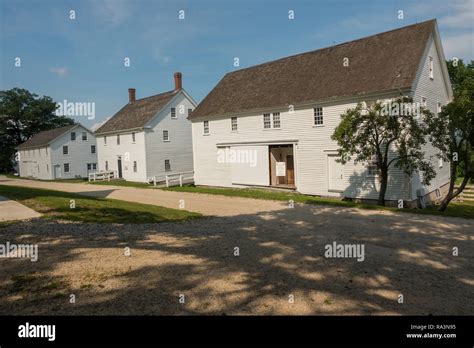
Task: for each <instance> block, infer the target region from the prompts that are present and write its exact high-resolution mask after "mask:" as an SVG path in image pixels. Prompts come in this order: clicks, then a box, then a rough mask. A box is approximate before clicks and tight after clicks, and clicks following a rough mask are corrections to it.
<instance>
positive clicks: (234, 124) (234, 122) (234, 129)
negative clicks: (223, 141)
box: [230, 116, 238, 132]
mask: <svg viewBox="0 0 474 348" xmlns="http://www.w3.org/2000/svg"><path fill="white" fill-rule="evenodd" d="M230 130H231V131H232V132H237V130H238V124H237V117H235V116H234V117H231V118H230Z"/></svg>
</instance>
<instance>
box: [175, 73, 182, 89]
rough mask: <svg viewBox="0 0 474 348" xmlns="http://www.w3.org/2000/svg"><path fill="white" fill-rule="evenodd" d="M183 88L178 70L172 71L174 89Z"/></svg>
mask: <svg viewBox="0 0 474 348" xmlns="http://www.w3.org/2000/svg"><path fill="white" fill-rule="evenodd" d="M181 88H183V75H182V74H181V73H180V72H175V73H174V90H175V91H177V90H180V89H181Z"/></svg>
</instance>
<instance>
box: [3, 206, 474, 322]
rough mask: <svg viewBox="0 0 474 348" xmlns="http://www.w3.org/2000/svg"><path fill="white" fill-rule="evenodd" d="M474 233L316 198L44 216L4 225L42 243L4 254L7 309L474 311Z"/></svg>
mask: <svg viewBox="0 0 474 348" xmlns="http://www.w3.org/2000/svg"><path fill="white" fill-rule="evenodd" d="M361 212H363V213H364V214H363V215H362V214H361ZM473 231H474V222H472V220H462V219H451V218H444V219H443V218H439V217H425V216H419V215H411V214H398V215H397V214H393V215H382V214H379V213H377V212H373V211H360V210H356V209H341V208H335V207H316V206H309V205H306V206H305V205H301V206H297V207H295V208H294V209H285V210H278V211H272V212H266V213H258V214H243V215H240V216H232V217H210V218H204V219H198V220H191V221H186V222H179V223H159V224H144V225H118V224H114V225H110V224H105V225H97V224H80V223H63V222H55V221H49V220H43V219H36V220H32V221H29V222H21V223H18V224H15V225H9V226H6V227H3V228H0V243H5V241H10V242H15V241H17V242H21V243H34V244H38V250H39V258H38V262H31V261H30V260H26V259H0V314H13V313H14V314H53V315H58V314H66V315H67V314H92V315H94V314H95V315H104V314H116V315H117V314H118V315H123V314H155V315H160V314H215V315H222V314H244V315H246V314H279V315H303V314H320V315H327V314H336V315H348V314H353V315H363V314H365V315H387V314H410V315H414V314H418V315H428V314H433V315H443V314H444V315H454V314H458V315H470V314H472V313H474V267H473V265H474V243H473ZM333 242H337V243H355V244H360V245H364V247H365V257H364V259H363V261H357V260H356V259H355V258H327V257H326V256H325V247H326V246H327V245H330V244H332V243H333ZM127 247H128V248H130V249H129V250H130V256H126V254H125V250H127V249H125V248H127ZM454 247H456V248H458V250H459V255H457V256H455V255H453V248H454ZM235 248H239V249H238V255H236V249H235ZM71 294H74V295H75V296H76V303H74V304H71V303H70V302H69V299H70V295H71ZM180 295H184V298H180ZM399 295H403V303H399V302H398V299H399ZM180 299H184V303H181V302H180ZM290 299H294V301H293V302H290Z"/></svg>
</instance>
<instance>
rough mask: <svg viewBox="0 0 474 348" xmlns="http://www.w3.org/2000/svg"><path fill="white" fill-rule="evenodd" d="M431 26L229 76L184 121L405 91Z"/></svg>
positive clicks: (430, 23) (432, 23)
mask: <svg viewBox="0 0 474 348" xmlns="http://www.w3.org/2000/svg"><path fill="white" fill-rule="evenodd" d="M435 25H436V20H430V21H426V22H423V23H420V24H414V25H410V26H407V27H403V28H400V29H396V30H392V31H388V32H385V33H381V34H377V35H374V36H370V37H366V38H363V39H359V40H355V41H350V42H347V43H343V44H340V45H336V46H332V47H328V48H323V49H320V50H316V51H312V52H307V53H302V54H298V55H295V56H291V57H286V58H282V59H279V60H275V61H272V62H268V63H264V64H260V65H256V66H253V67H250V68H246V69H242V70H238V71H235V72H231V73H228V74H226V75H225V76H224V78H223V79H222V80H221V81H220V82H219V83H218V84H217V86H216V87H214V89H213V90H212V91H211V92H210V93H209V94H208V95H207V96H206V98H205V99H204V100H203V101H202V102H201V103H200V104H199V105H198V107H197V108H196V109H195V110H194V111H193V113H192V115H191V117H189V118H190V119H195V118H201V117H209V116H218V115H226V114H232V113H236V112H245V111H251V110H261V109H265V108H275V107H286V106H288V105H298V104H304V103H311V102H316V101H319V100H328V99H333V98H339V97H351V96H358V95H367V94H372V93H378V92H384V91H391V90H398V89H404V88H410V87H411V86H412V84H413V81H414V79H415V77H416V73H417V69H418V66H419V64H420V61H421V58H422V55H423V52H424V49H425V47H426V44H427V40H428V38H429V36H430V34H431V33H432V31H433V29H434V27H435ZM345 57H347V58H349V66H348V67H344V66H343V59H344V58H345Z"/></svg>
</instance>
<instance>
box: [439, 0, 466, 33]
mask: <svg viewBox="0 0 474 348" xmlns="http://www.w3.org/2000/svg"><path fill="white" fill-rule="evenodd" d="M450 6H451V10H452V12H453V13H452V14H449V15H447V16H444V17H441V18H440V20H439V23H440V24H441V25H444V26H446V27H449V28H459V29H461V28H467V29H471V30H472V25H473V24H472V23H474V1H472V0H462V1H453V2H451V3H450Z"/></svg>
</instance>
